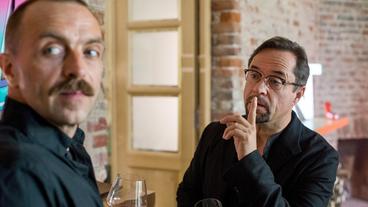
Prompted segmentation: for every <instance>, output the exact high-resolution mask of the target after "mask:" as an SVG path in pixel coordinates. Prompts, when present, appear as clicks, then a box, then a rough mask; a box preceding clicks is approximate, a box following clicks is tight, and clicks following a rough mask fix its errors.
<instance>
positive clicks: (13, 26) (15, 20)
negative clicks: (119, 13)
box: [5, 0, 93, 53]
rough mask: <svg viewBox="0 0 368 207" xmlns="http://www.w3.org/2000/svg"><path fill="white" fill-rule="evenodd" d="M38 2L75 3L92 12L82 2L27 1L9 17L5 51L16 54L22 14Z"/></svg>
mask: <svg viewBox="0 0 368 207" xmlns="http://www.w3.org/2000/svg"><path fill="white" fill-rule="evenodd" d="M39 1H54V2H75V3H77V4H80V5H82V6H84V7H86V8H87V9H88V10H89V11H90V12H91V13H92V11H91V10H90V9H89V8H88V5H87V4H86V3H85V2H84V1H83V0H27V1H25V2H24V3H23V4H21V5H20V6H19V7H18V8H17V9H16V10H15V11H14V12H13V13H12V14H11V16H10V17H9V20H8V23H7V25H6V32H5V49H6V50H10V51H11V52H13V53H15V52H16V49H17V47H18V45H17V43H18V39H19V35H20V34H19V28H20V27H21V23H22V19H23V16H24V13H25V11H26V10H27V8H28V7H30V6H31V5H32V4H34V3H36V2H39ZM92 14H93V13H92Z"/></svg>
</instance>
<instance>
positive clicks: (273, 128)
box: [257, 113, 291, 155]
mask: <svg viewBox="0 0 368 207" xmlns="http://www.w3.org/2000/svg"><path fill="white" fill-rule="evenodd" d="M290 120H291V113H289V115H288V116H285V118H283V119H281V120H278V121H274V122H267V123H261V124H257V148H258V150H259V152H260V153H261V154H262V155H263V151H264V147H265V145H266V143H267V140H268V139H269V138H270V137H271V136H272V135H274V134H277V133H279V132H281V131H282V130H283V129H285V128H286V126H287V125H288V124H289V122H290Z"/></svg>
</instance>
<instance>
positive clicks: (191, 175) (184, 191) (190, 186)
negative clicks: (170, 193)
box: [176, 124, 214, 207]
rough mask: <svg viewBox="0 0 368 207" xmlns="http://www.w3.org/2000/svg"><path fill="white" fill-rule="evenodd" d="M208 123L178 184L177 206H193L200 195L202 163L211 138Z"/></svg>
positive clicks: (211, 126)
mask: <svg viewBox="0 0 368 207" xmlns="http://www.w3.org/2000/svg"><path fill="white" fill-rule="evenodd" d="M213 126H214V125H213V124H210V125H208V126H207V127H206V129H205V130H204V131H203V133H202V136H201V139H200V141H199V143H198V146H197V149H196V151H195V153H194V157H193V159H192V161H191V163H190V165H189V167H188V169H187V170H186V171H185V174H184V177H183V181H182V182H181V183H180V184H179V187H178V190H177V195H176V201H177V204H178V205H177V206H178V207H193V206H194V204H195V202H196V201H198V200H200V199H201V197H202V181H201V177H202V175H203V167H204V166H203V163H204V159H205V157H206V153H207V149H208V145H209V144H208V141H210V140H209V139H211V136H210V134H212V133H211V132H210V131H211V130H212V129H211V128H213Z"/></svg>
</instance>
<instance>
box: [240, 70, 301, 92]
mask: <svg viewBox="0 0 368 207" xmlns="http://www.w3.org/2000/svg"><path fill="white" fill-rule="evenodd" d="M244 73H245V80H246V81H247V83H250V84H256V83H258V82H259V81H261V80H264V82H265V84H266V86H267V87H268V88H271V89H273V90H280V89H281V88H282V87H283V86H285V85H293V86H298V87H300V86H304V85H302V84H298V83H293V82H288V81H286V80H285V79H283V78H281V77H278V76H276V75H269V76H266V77H263V75H262V73H260V72H259V71H257V70H253V69H244Z"/></svg>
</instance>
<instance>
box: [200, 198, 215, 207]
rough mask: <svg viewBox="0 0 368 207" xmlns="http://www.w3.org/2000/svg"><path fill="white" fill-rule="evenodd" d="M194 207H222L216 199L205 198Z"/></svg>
mask: <svg viewBox="0 0 368 207" xmlns="http://www.w3.org/2000/svg"><path fill="white" fill-rule="evenodd" d="M194 207H222V204H221V202H220V201H219V200H217V199H216V198H205V199H202V200H199V201H197V203H195V204H194Z"/></svg>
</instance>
